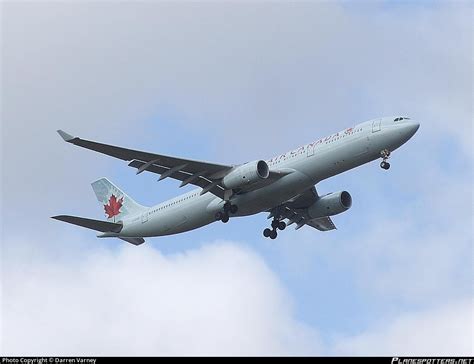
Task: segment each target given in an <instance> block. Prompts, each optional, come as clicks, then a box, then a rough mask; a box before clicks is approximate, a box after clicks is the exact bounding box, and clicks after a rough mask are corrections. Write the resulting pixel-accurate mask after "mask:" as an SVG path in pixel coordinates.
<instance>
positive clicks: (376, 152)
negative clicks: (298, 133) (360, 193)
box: [116, 118, 419, 237]
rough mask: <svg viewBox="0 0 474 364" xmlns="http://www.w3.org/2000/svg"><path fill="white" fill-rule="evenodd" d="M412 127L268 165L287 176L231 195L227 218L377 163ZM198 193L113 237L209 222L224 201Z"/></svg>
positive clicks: (379, 124) (326, 142)
mask: <svg viewBox="0 0 474 364" xmlns="http://www.w3.org/2000/svg"><path fill="white" fill-rule="evenodd" d="M418 126H419V124H418V123H416V122H414V121H412V120H402V121H398V122H395V121H394V118H379V119H374V120H370V121H367V122H364V123H361V124H358V125H356V126H355V127H353V128H349V129H346V130H343V131H340V132H339V133H336V134H332V135H330V136H328V137H326V138H322V139H319V140H316V141H315V142H313V143H310V144H306V145H304V146H302V147H300V148H297V149H295V150H292V151H290V152H287V153H285V154H281V155H279V156H276V157H274V158H272V159H269V160H267V161H266V162H267V164H268V166H269V167H270V170H275V171H282V170H291V171H292V173H289V174H287V175H286V176H284V177H282V178H280V179H279V180H277V181H275V182H273V183H272V184H269V185H267V186H264V187H262V188H259V189H256V190H253V191H250V192H246V193H243V194H237V195H234V196H233V197H232V198H231V202H232V204H236V205H237V206H238V212H237V213H236V214H235V215H232V216H247V215H252V214H256V213H259V212H263V211H267V210H269V209H271V208H273V207H276V206H278V205H280V204H281V203H283V202H285V201H288V200H289V199H291V198H293V197H295V196H297V195H299V194H301V193H303V192H304V191H306V190H307V189H308V188H311V187H312V186H314V185H315V184H317V183H318V182H320V181H322V180H324V179H326V178H329V177H332V176H334V175H337V174H339V173H342V172H345V171H347V170H349V169H352V168H355V167H358V166H360V165H362V164H365V163H368V162H370V161H373V160H375V159H378V158H380V152H381V151H382V150H383V149H388V150H390V151H393V150H395V149H397V148H398V147H400V146H401V145H402V144H404V143H405V142H407V141H408V140H409V139H410V138H411V137H412V136H413V135H414V133H415V132H416V130H417V129H418ZM200 192H201V189H196V190H193V191H191V192H188V193H185V194H183V195H180V196H178V197H176V198H173V199H171V200H168V201H165V202H163V203H160V204H158V205H155V206H153V207H150V208H149V209H147V210H146V211H145V212H143V213H141V214H140V215H136V216H132V217H130V218H127V219H126V220H124V221H123V229H122V231H121V232H120V234H118V236H123V237H150V236H161V235H171V234H177V233H181V232H184V231H189V230H193V229H196V228H199V227H201V226H204V225H207V224H210V223H212V222H215V221H216V220H215V214H216V212H218V211H220V210H222V208H223V205H224V201H223V200H222V199H221V198H219V197H216V196H215V195H213V194H212V193H205V194H203V195H201V194H200ZM116 236H117V235H116Z"/></svg>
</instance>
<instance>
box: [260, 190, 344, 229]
mask: <svg viewBox="0 0 474 364" xmlns="http://www.w3.org/2000/svg"><path fill="white" fill-rule="evenodd" d="M318 198H319V196H318V193H317V191H316V188H315V187H314V186H313V187H312V188H310V189H308V190H306V191H305V192H303V193H302V194H300V195H298V196H296V197H294V198H292V199H291V200H289V201H286V202H285V203H284V204H282V205H280V206H277V207H275V208H273V209H271V210H270V211H269V212H270V215H269V216H268V218H271V217H274V216H278V217H280V218H281V219H286V221H287V225H288V226H289V225H292V224H296V228H295V229H296V230H298V229H300V228H302V227H303V226H305V225H308V226H311V227H313V228H315V229H318V230H320V231H329V230H334V229H336V226H335V225H334V223H333V222H332V220H331V218H330V217H329V216H325V217H320V218H317V219H312V218H311V217H310V216H308V213H307V208H308V207H310V206H311V205H312V204H314V203H315V202H316V200H317V199H318Z"/></svg>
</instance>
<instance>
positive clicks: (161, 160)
mask: <svg viewBox="0 0 474 364" xmlns="http://www.w3.org/2000/svg"><path fill="white" fill-rule="evenodd" d="M419 126H420V124H419V123H418V122H417V121H415V120H412V119H411V118H409V117H401V116H397V117H383V118H377V119H373V120H369V121H366V122H363V123H360V124H358V125H356V126H354V127H350V128H347V129H345V130H342V131H340V132H338V133H335V134H331V135H329V136H327V137H325V138H321V139H318V140H316V141H313V142H312V143H310V144H306V145H303V146H301V147H299V148H297V149H294V150H292V151H289V152H287V153H284V154H280V155H277V156H275V157H273V158H271V159H267V160H263V159H257V160H254V161H252V162H247V163H243V164H240V165H224V164H216V163H208V162H201V161H196V160H190V159H183V158H176V157H172V156H167V155H161V154H155V153H148V152H142V151H138V150H132V149H126V148H123V147H117V146H113V145H108V144H102V143H98V142H95V141H90V140H85V139H81V138H78V137H73V136H71V135H69V134H68V133H66V132H64V131H62V130H58V131H57V132H58V133H59V135H60V136H61V137H62V138H63V139H64V141H66V142H68V143H71V144H74V145H77V146H80V147H83V148H86V149H90V150H93V151H96V152H99V153H102V154H106V155H109V156H112V157H115V158H118V159H122V160H125V161H129V164H128V165H129V166H130V167H133V168H136V169H137V171H136V174H140V173H142V172H145V171H147V172H150V173H156V174H158V175H160V177H159V181H161V180H163V179H165V178H173V179H176V180H179V181H181V185H180V187H183V186H186V185H188V184H191V185H195V186H197V187H199V188H198V189H195V190H193V191H191V192H188V193H185V194H182V195H180V196H178V197H176V198H173V199H171V200H168V201H165V202H162V203H160V204H158V205H155V206H152V207H145V206H142V205H140V204H138V203H137V202H135V201H134V200H133V199H132V198H131V197H129V196H128V195H127V194H126V193H124V192H123V191H122V190H120V189H119V188H118V187H117V186H115V185H114V184H113V183H112V182H110V181H109V180H108V179H106V178H100V179H98V180H97V181H94V182H93V183H92V188H93V190H94V192H95V194H96V197H97V200H98V201H99V203H100V204H101V205H102V206H103V208H104V212H105V214H106V217H107V221H101V220H93V219H87V218H82V217H77V216H69V215H59V216H53V217H52V218H53V219H56V220H60V221H63V222H67V223H71V224H74V225H78V226H81V227H85V228H88V229H92V230H95V231H98V234H97V237H99V238H106V237H116V238H120V239H122V240H124V241H126V242H128V243H131V244H134V245H140V244H143V243H144V242H145V240H144V238H146V237H155V236H165V235H172V234H178V233H182V232H185V231H190V230H194V229H197V228H199V227H202V226H205V225H208V224H210V223H213V222H215V221H222V222H223V223H227V222H228V221H229V219H230V217H240V216H249V215H254V214H257V213H261V212H267V213H268V214H269V215H268V219H272V222H271V228H266V229H265V230H264V231H263V235H264V236H265V237H267V238H270V239H275V238H276V237H277V234H278V230H284V229H285V228H286V227H287V226H289V225H292V224H296V229H300V228H301V227H303V226H310V227H312V228H315V229H317V230H320V231H330V230H334V229H336V227H335V225H334V223H333V221H332V220H331V216H334V215H337V214H340V213H342V212H344V211H347V210H348V209H350V208H351V206H352V196H351V195H350V193H349V192H347V191H340V192H332V193H328V194H325V195H321V196H320V195H319V194H318V192H317V191H316V188H315V185H316V184H317V183H318V182H320V181H322V180H324V179H327V178H330V177H332V176H335V175H337V174H340V173H343V172H345V171H348V170H350V169H353V168H356V167H358V166H361V165H363V164H366V163H369V162H371V161H374V160H377V159H379V158H381V159H382V161H381V163H380V167H381V168H383V169H384V170H388V169H389V168H390V163H389V162H388V161H387V160H388V158H389V157H390V154H391V153H392V152H393V151H394V150H396V149H397V148H399V147H400V146H402V145H403V144H405V143H406V142H407V141H408V140H409V139H410V138H411V137H412V136H413V135H414V134H415V133H416V132H417V130H418V128H419Z"/></svg>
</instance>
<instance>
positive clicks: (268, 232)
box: [263, 219, 286, 240]
mask: <svg viewBox="0 0 474 364" xmlns="http://www.w3.org/2000/svg"><path fill="white" fill-rule="evenodd" d="M285 228H286V223H285V222H284V221H280V220H278V219H273V221H272V229H269V228H266V229H265V230H263V236H264V237H266V238H270V239H272V240H273V239H276V237H277V235H278V233H277V229H278V230H285Z"/></svg>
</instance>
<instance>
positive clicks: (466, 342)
mask: <svg viewBox="0 0 474 364" xmlns="http://www.w3.org/2000/svg"><path fill="white" fill-rule="evenodd" d="M473 299H474V298H470V299H467V300H458V301H454V302H453V301H451V302H450V300H449V296H447V297H445V300H446V301H447V303H446V302H445V303H442V304H441V305H440V307H437V308H435V309H432V310H426V311H422V312H417V313H406V314H404V315H401V316H399V317H396V318H395V319H392V320H387V321H385V322H384V323H378V325H377V327H373V328H370V329H369V330H368V331H367V332H363V333H361V334H360V335H356V336H354V337H350V338H344V339H342V338H340V339H339V340H338V342H337V343H336V344H335V347H334V350H335V352H336V353H338V354H339V355H380V356H393V355H399V356H433V355H436V356H453V355H454V356H471V355H473V353H474V333H473V330H472V328H473V326H474V321H473V319H474V301H473Z"/></svg>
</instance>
